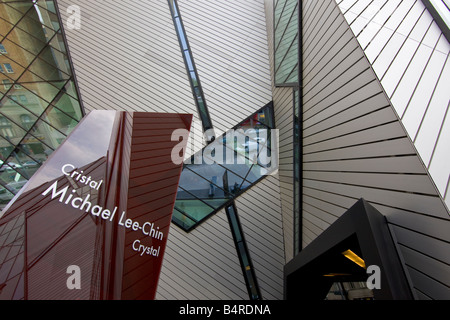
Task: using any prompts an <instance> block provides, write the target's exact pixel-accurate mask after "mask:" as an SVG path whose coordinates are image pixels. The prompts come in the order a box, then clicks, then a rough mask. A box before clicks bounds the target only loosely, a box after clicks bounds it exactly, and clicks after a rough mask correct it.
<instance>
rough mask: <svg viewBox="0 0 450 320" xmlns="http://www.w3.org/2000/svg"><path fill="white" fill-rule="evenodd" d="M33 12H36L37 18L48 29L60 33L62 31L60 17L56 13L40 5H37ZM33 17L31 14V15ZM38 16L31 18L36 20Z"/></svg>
mask: <svg viewBox="0 0 450 320" xmlns="http://www.w3.org/2000/svg"><path fill="white" fill-rule="evenodd" d="M33 11H36V13H37V16H38V17H39V22H41V23H42V24H43V25H45V27H46V28H50V29H52V30H54V31H58V30H59V29H60V24H59V21H58V16H57V14H56V13H55V12H52V11H49V10H46V9H45V8H42V7H41V6H39V5H35V6H34V9H33ZM29 16H31V14H29ZM35 17H36V15H34V14H33V15H32V16H31V18H33V19H35Z"/></svg>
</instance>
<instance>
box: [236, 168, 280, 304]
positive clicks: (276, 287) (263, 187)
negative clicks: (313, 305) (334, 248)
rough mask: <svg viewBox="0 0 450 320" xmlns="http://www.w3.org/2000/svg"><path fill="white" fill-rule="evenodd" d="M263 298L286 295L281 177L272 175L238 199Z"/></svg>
mask: <svg viewBox="0 0 450 320" xmlns="http://www.w3.org/2000/svg"><path fill="white" fill-rule="evenodd" d="M236 207H237V210H238V214H239V218H240V221H241V225H242V229H243V232H244V234H245V239H246V242H247V247H248V250H249V253H250V257H251V259H252V262H253V266H254V269H255V274H256V278H257V280H258V286H259V289H260V291H261V296H262V297H263V299H268V300H280V299H283V267H284V264H285V254H284V239H283V230H282V229H283V223H282V215H281V214H280V212H281V204H280V192H279V187H278V178H277V177H272V176H268V177H267V178H266V179H264V180H263V181H261V182H260V183H258V184H257V185H255V186H254V187H252V188H251V189H250V190H248V191H247V192H246V193H245V194H243V195H242V196H240V197H239V198H238V199H237V200H236Z"/></svg>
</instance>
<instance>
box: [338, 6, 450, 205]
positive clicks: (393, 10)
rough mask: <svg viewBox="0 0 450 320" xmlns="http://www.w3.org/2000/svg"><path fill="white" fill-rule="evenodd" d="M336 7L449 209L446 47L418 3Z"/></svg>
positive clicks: (449, 94)
mask: <svg viewBox="0 0 450 320" xmlns="http://www.w3.org/2000/svg"><path fill="white" fill-rule="evenodd" d="M338 3H339V7H340V9H341V11H342V12H343V13H344V16H345V18H346V20H347V22H348V23H349V25H350V27H351V29H352V31H353V33H354V34H355V36H356V37H357V39H358V42H359V43H360V45H361V47H362V48H363V50H364V52H365V54H366V56H367V58H368V59H369V62H370V64H371V66H372V67H373V70H374V71H375V73H376V75H377V77H378V79H379V80H380V82H381V84H382V85H383V88H384V90H385V92H386V94H387V95H388V96H389V98H390V100H391V102H392V105H393V107H394V109H395V111H396V112H397V114H398V116H399V117H400V119H401V121H402V124H403V125H404V126H405V128H406V131H407V133H408V135H409V137H410V138H411V140H412V141H413V142H414V146H415V147H416V148H417V150H418V153H419V155H420V157H421V158H422V160H423V162H424V164H425V166H426V167H427V169H428V171H429V172H430V174H431V177H432V178H433V181H434V183H435V184H436V186H437V188H438V190H439V192H440V195H441V196H442V197H443V198H444V199H445V203H446V204H447V207H448V206H449V204H450V197H448V185H449V181H450V165H449V163H450V162H449V161H448V159H449V157H450V153H449V149H448V145H449V143H450V141H449V139H448V137H449V136H450V135H449V130H450V122H449V121H448V117H447V113H448V108H449V105H450V92H449V90H448V82H449V80H450V61H448V60H449V59H448V57H449V53H450V44H449V43H448V41H447V39H446V37H445V36H444V34H443V32H442V31H441V29H440V28H439V26H438V24H437V23H436V21H434V19H433V17H432V16H431V14H430V13H429V11H428V10H427V9H426V7H425V6H424V4H423V3H422V1H421V0H405V1H400V0H395V1H387V0H380V1H371V2H369V1H354V0H344V1H338Z"/></svg>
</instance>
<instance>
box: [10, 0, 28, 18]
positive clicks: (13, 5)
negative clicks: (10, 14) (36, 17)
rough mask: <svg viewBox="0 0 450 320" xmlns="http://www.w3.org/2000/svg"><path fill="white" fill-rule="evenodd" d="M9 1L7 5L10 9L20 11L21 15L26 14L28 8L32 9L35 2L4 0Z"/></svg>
mask: <svg viewBox="0 0 450 320" xmlns="http://www.w3.org/2000/svg"><path fill="white" fill-rule="evenodd" d="M3 2H8V4H7V6H8V7H9V10H14V11H17V12H19V13H20V15H21V16H22V15H24V14H26V13H27V12H28V10H32V6H33V4H32V3H31V1H13V0H11V1H3Z"/></svg>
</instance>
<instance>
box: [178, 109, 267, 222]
mask: <svg viewBox="0 0 450 320" xmlns="http://www.w3.org/2000/svg"><path fill="white" fill-rule="evenodd" d="M273 124H274V120H273V107H272V103H270V104H268V105H267V106H265V107H264V108H262V109H260V110H259V111H258V112H256V113H254V114H253V115H251V116H250V117H249V118H247V119H245V120H244V121H242V122H241V123H240V124H238V125H237V126H235V127H234V128H233V129H231V130H229V131H228V132H226V133H224V134H223V135H222V136H220V137H218V138H216V139H215V141H214V142H212V143H211V144H209V145H208V146H206V147H205V148H203V150H201V151H199V152H198V153H196V154H195V155H193V156H192V157H191V158H189V159H187V160H186V161H185V164H184V167H183V171H182V173H181V177H180V183H179V190H178V193H177V199H176V202H175V210H174V213H173V219H172V221H173V222H174V223H175V224H176V225H178V226H179V227H181V228H183V229H184V230H186V231H189V230H191V229H192V228H194V227H196V226H197V225H198V224H200V223H201V222H203V221H204V220H206V219H207V218H208V217H209V216H211V215H213V214H215V213H216V212H218V211H219V210H221V209H222V208H223V207H224V206H226V205H227V204H228V203H230V201H233V199H235V198H236V197H237V196H238V195H240V194H241V193H242V192H244V191H245V190H247V189H248V188H249V187H251V186H252V185H253V184H255V183H257V182H258V181H260V180H261V179H262V178H264V177H265V176H266V175H268V174H270V173H271V172H272V170H275V167H274V164H275V160H273V159H274V157H273V155H272V145H271V143H272V132H271V129H273Z"/></svg>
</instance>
